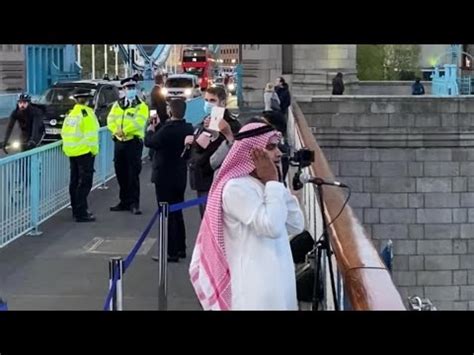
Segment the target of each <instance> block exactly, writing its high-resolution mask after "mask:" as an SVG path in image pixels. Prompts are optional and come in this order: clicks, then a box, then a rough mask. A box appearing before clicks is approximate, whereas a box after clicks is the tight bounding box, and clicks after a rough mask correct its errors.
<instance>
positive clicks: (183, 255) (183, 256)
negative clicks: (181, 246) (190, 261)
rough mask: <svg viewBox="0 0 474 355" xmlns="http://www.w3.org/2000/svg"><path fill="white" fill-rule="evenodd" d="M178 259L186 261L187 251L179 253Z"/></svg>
mask: <svg viewBox="0 0 474 355" xmlns="http://www.w3.org/2000/svg"><path fill="white" fill-rule="evenodd" d="M178 258H180V259H186V252H185V251H178Z"/></svg>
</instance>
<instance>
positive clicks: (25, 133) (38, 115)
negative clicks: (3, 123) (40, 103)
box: [3, 94, 44, 150]
mask: <svg viewBox="0 0 474 355" xmlns="http://www.w3.org/2000/svg"><path fill="white" fill-rule="evenodd" d="M43 119H44V113H43V111H42V110H41V109H39V108H37V107H35V106H33V104H31V96H30V95H28V94H21V95H20V96H19V97H18V103H17V106H16V108H15V110H13V111H12V113H11V114H10V120H9V121H8V126H7V130H6V133H5V139H4V142H3V146H4V147H5V146H7V145H8V141H9V139H10V136H11V134H12V131H13V128H14V126H15V123H16V122H18V124H19V126H20V129H21V135H20V137H21V138H20V139H21V143H22V150H29V149H33V148H35V147H36V146H37V145H38V144H39V143H40V142H41V140H42V138H43V136H44V124H43Z"/></svg>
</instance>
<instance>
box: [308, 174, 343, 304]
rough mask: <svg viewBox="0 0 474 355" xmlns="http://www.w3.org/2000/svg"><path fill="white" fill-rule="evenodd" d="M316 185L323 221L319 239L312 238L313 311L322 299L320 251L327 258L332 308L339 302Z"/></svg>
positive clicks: (320, 194)
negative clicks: (314, 262) (320, 290)
mask: <svg viewBox="0 0 474 355" xmlns="http://www.w3.org/2000/svg"><path fill="white" fill-rule="evenodd" d="M313 184H315V185H316V186H317V187H318V197H319V206H320V208H321V216H322V221H323V234H322V236H321V238H320V240H316V239H315V240H314V247H315V252H316V265H315V267H314V272H315V282H314V290H313V311H317V310H318V308H319V303H320V302H321V301H322V298H323V297H321V296H320V294H319V289H320V285H321V282H322V280H321V277H320V276H321V263H322V252H323V251H325V252H326V256H327V259H328V268H329V275H330V279H331V289H332V295H333V299H334V309H335V310H336V311H339V304H338V303H337V295H336V282H335V279H334V271H333V267H332V258H331V255H332V254H333V252H332V251H331V244H330V243H329V231H328V225H327V221H326V213H325V209H324V199H323V186H322V184H321V183H315V182H313Z"/></svg>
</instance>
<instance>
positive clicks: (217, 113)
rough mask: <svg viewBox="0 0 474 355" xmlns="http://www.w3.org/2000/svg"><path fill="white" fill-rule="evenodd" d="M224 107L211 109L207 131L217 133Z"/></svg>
mask: <svg viewBox="0 0 474 355" xmlns="http://www.w3.org/2000/svg"><path fill="white" fill-rule="evenodd" d="M224 112H225V107H217V106H216V107H213V108H212V112H211V121H210V122H209V129H210V130H212V131H219V122H220V120H222V119H223V118H224Z"/></svg>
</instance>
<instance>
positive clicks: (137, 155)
mask: <svg viewBox="0 0 474 355" xmlns="http://www.w3.org/2000/svg"><path fill="white" fill-rule="evenodd" d="M142 151H143V141H142V140H141V139H139V138H134V139H131V140H129V141H125V142H122V141H119V140H115V147H114V166H115V174H116V175H117V181H118V184H119V187H120V195H119V196H120V204H121V205H122V206H124V207H126V208H131V207H136V208H139V207H140V172H141V170H142Z"/></svg>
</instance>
